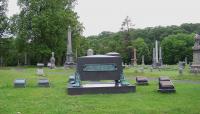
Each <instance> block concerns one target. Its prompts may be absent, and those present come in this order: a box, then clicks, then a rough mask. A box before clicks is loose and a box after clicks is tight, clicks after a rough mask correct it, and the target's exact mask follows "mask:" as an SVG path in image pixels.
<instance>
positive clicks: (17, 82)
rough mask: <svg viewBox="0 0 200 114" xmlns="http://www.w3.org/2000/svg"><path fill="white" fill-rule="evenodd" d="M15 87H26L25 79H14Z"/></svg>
mask: <svg viewBox="0 0 200 114" xmlns="http://www.w3.org/2000/svg"><path fill="white" fill-rule="evenodd" d="M14 86H15V87H26V80H25V79H16V80H15V81H14Z"/></svg>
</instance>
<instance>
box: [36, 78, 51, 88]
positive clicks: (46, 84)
mask: <svg viewBox="0 0 200 114" xmlns="http://www.w3.org/2000/svg"><path fill="white" fill-rule="evenodd" d="M38 86H40V87H50V85H49V80H48V79H39V80H38Z"/></svg>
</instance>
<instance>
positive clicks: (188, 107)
mask: <svg viewBox="0 0 200 114" xmlns="http://www.w3.org/2000/svg"><path fill="white" fill-rule="evenodd" d="M73 72H74V70H64V69H56V70H50V69H45V73H46V76H47V77H48V78H49V80H50V82H51V88H39V87H37V79H38V77H37V76H36V74H35V73H36V69H35V68H25V69H19V68H18V69H17V68H7V69H0V114H16V113H17V112H21V114H200V108H199V106H200V84H192V83H178V82H174V83H175V86H176V90H177V92H176V93H175V94H161V93H158V92H157V91H156V89H157V81H156V80H151V81H150V85H149V86H137V90H136V92H135V93H128V94H98V95H81V96H69V95H67V92H66V85H67V79H68V76H69V75H71V74H72V73H73ZM188 74H189V73H188ZM125 75H127V78H128V79H130V82H131V83H135V80H134V76H137V75H144V76H148V77H158V76H160V75H169V76H170V78H173V79H179V80H193V81H194V80H196V81H200V78H199V77H200V76H192V75H191V74H189V75H187V74H186V73H184V75H183V76H179V75H178V72H177V71H175V70H169V71H154V72H150V71H148V69H146V70H145V72H144V73H140V72H135V69H134V68H130V69H126V70H125ZM191 76H192V77H191ZM177 77H178V78H177ZM16 78H26V79H27V87H26V88H13V80H14V79H16Z"/></svg>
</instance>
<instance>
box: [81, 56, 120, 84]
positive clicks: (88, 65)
mask: <svg viewBox="0 0 200 114" xmlns="http://www.w3.org/2000/svg"><path fill="white" fill-rule="evenodd" d="M77 70H78V71H77V72H78V73H79V74H80V80H82V81H98V80H120V76H121V73H122V59H121V57H117V56H106V55H93V56H85V57H80V58H78V65H77Z"/></svg>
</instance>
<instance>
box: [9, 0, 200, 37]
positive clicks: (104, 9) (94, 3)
mask: <svg viewBox="0 0 200 114" xmlns="http://www.w3.org/2000/svg"><path fill="white" fill-rule="evenodd" d="M16 4H17V0H9V5H8V10H9V11H8V15H9V16H11V15H13V14H15V13H18V12H19V8H18V7H17V5H16ZM199 4H200V1H199V0H78V4H77V5H76V7H75V9H74V10H75V11H76V12H77V13H78V15H79V17H80V18H79V21H80V22H81V23H83V25H84V27H85V30H84V33H83V35H84V36H90V35H98V34H99V33H101V32H102V31H111V32H117V31H119V30H120V28H121V24H122V22H123V20H124V19H125V18H126V16H129V17H130V19H131V20H132V23H133V24H134V25H135V26H134V28H145V27H154V26H168V25H180V24H182V23H200V15H199V11H200V6H199Z"/></svg>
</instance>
